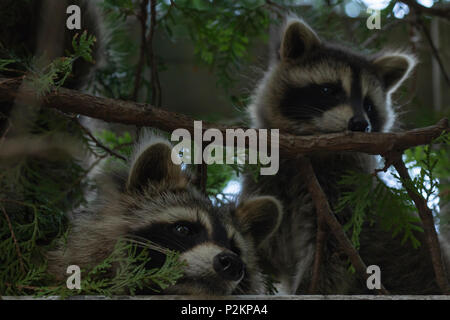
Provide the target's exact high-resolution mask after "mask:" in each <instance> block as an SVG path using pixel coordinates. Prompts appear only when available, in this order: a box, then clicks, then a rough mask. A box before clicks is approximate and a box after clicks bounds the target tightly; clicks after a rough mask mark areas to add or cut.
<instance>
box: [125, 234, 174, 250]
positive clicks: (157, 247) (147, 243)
mask: <svg viewBox="0 0 450 320" xmlns="http://www.w3.org/2000/svg"><path fill="white" fill-rule="evenodd" d="M135 238H137V239H133V238H132V237H127V238H125V240H126V241H128V242H130V243H133V244H137V245H139V246H140V247H142V248H147V249H152V250H154V251H158V252H161V253H165V254H167V253H169V252H170V250H169V249H167V248H164V247H162V246H160V245H158V244H155V243H154V242H151V241H149V240H147V239H145V238H141V237H138V236H135ZM140 239H143V241H140Z"/></svg>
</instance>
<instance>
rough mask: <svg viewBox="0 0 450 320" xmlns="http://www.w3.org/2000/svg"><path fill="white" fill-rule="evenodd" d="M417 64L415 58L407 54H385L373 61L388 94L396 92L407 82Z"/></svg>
mask: <svg viewBox="0 0 450 320" xmlns="http://www.w3.org/2000/svg"><path fill="white" fill-rule="evenodd" d="M416 63H417V62H416V59H415V58H414V56H412V55H409V54H405V53H391V54H383V55H381V56H378V57H376V58H375V59H374V60H373V64H374V65H375V69H376V70H378V73H379V74H380V76H381V78H382V79H383V81H384V84H385V86H386V90H387V91H388V92H394V91H395V90H396V89H397V88H398V87H399V86H400V85H401V84H402V83H403V81H405V80H406V78H407V77H408V75H409V73H410V72H411V70H412V69H413V68H414V67H415V65H416Z"/></svg>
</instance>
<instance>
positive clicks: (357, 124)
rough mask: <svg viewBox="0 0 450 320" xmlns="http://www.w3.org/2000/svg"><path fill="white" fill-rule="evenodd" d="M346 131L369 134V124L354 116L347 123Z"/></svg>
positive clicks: (360, 117)
mask: <svg viewBox="0 0 450 320" xmlns="http://www.w3.org/2000/svg"><path fill="white" fill-rule="evenodd" d="M348 130H350V131H360V132H370V124H369V122H367V120H366V119H364V118H363V117H362V116H354V117H352V118H351V119H350V121H349V122H348Z"/></svg>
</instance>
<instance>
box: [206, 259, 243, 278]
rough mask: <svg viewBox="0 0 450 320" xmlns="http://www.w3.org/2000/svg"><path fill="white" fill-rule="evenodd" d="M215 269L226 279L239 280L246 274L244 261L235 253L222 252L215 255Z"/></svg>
mask: <svg viewBox="0 0 450 320" xmlns="http://www.w3.org/2000/svg"><path fill="white" fill-rule="evenodd" d="M213 267H214V270H215V271H216V272H217V273H218V274H219V275H220V276H221V277H222V278H224V279H225V280H232V281H237V280H239V279H241V278H242V275H243V274H244V263H243V262H242V260H241V259H240V258H239V257H238V256H237V255H235V254H232V253H228V252H222V253H219V254H218V255H216V256H215V257H214V261H213Z"/></svg>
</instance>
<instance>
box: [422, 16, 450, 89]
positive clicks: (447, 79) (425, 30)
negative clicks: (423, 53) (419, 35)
mask: <svg viewBox="0 0 450 320" xmlns="http://www.w3.org/2000/svg"><path fill="white" fill-rule="evenodd" d="M418 25H419V26H420V27H421V29H422V31H423V34H424V35H425V38H426V39H427V41H428V44H429V46H430V48H431V51H432V52H433V55H434V57H435V59H436V61H437V62H438V64H439V68H440V69H441V72H442V75H443V76H444V79H445V81H446V82H447V84H448V86H449V87H450V78H449V76H448V74H447V71H446V70H445V66H444V64H443V63H442V59H441V56H440V55H439V52H438V50H437V48H436V46H435V45H434V42H433V39H432V38H431V35H430V32H429V31H428V28H427V26H426V25H425V23H424V22H423V21H422V19H420V18H419V19H418Z"/></svg>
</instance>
